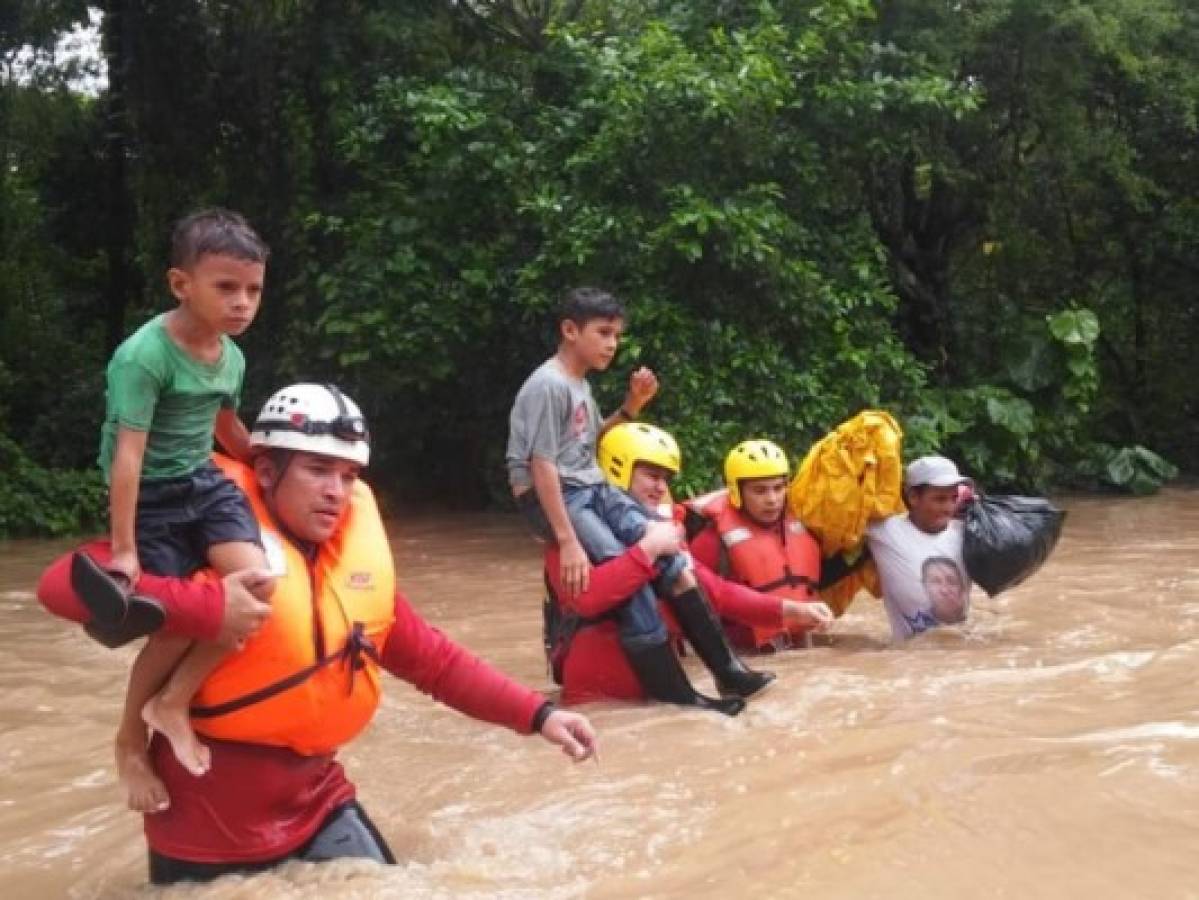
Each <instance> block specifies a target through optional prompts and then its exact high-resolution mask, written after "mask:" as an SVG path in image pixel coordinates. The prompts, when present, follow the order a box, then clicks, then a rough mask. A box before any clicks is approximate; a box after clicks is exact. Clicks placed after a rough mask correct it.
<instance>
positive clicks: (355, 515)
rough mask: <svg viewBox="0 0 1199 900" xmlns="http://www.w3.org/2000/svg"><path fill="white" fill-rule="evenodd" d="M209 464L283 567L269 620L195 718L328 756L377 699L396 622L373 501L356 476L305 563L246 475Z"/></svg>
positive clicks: (230, 734) (199, 724) (229, 733)
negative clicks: (242, 500)
mask: <svg viewBox="0 0 1199 900" xmlns="http://www.w3.org/2000/svg"><path fill="white" fill-rule="evenodd" d="M216 461H217V463H218V465H220V467H221V469H222V470H223V471H224V472H225V474H226V475H227V476H228V477H229V478H230V479H231V480H232V481H233V482H234V483H235V484H237V485H238V487H240V488H241V489H242V490H243V491H244V492H245V494H246V496H247V497H248V498H249V500H250V506H251V508H252V509H253V511H254V517H255V518H256V519H257V520H258V524H259V527H260V528H261V529H262V535H263V541H264V542H277V544H278V545H279V546H280V547H282V555H283V558H284V560H285V563H286V574H284V575H282V576H280V577H279V578H278V579H277V581H276V585H275V591H274V594H273V595H272V597H271V606H272V611H271V615H270V618H268V619H267V621H266V623H265V624H264V625H263V627H262V628H261V630H260V631H259V632H258V633H257V634H255V635H254V636H253V637H251V638H250V639H249V640H248V641H247V642H246V645H245V647H244V648H243V649H242V650H240V651H231V652H230V653H229V654H228V655H227V656H226V657H225V658H224V659H223V660H222V661H221V662H220V664H219V665H218V666H217V668H216V669H215V670H213V672H212V674H210V675H209V676H208V678H207V679H206V680H205V681H204V684H203V685H202V686H201V688H200V691H199V693H197V695H196V696H195V698H193V701H192V709H191V714H192V725H193V727H194V728H195V729H196V731H197V732H199V733H200V734H203V735H207V736H208V737H212V738H218V739H221V740H230V741H244V742H246V743H252V744H268V745H272V746H279V747H290V748H291V749H292V750H295V751H296V752H297V753H300V754H303V755H305V756H315V755H318V754H322V753H330V752H332V751H333V750H336V749H337V748H338V747H339V746H341V745H342V744H344V743H346V742H347V741H349V740H351V739H352V738H353V737H354V736H355V735H357V734H358V733H359V732H360V731H361V730H362V729H363V728H364V727H365V726H366V724H367V723H368V722H369V721H370V720H371V717H372V716H373V715H374V713H375V709H376V708H377V707H378V705H379V694H380V684H379V667H378V651H379V650H380V649H382V647H383V645H384V643H385V642H386V640H387V636H388V633H389V632H390V630H391V626H392V623H393V622H394V616H395V569H394V566H393V563H392V556H391V548H390V546H389V545H388V543H387V534H386V532H385V531H384V528H383V522H382V520H381V519H380V517H379V510H378V507H377V506H376V505H375V498H374V496H373V495H372V494H371V491H370V488H368V487H367V486H366V485H365V484H364V483H363V482H361V481H357V482H355V484H354V487H353V491H352V493H351V496H350V502H349V505H348V508H347V509H346V513H345V515H344V516H343V518H342V521H341V523H340V525H339V526H338V529H337V532H336V533H335V534H334V535H333V537H331V538H330V539H329V540H328V541H326V542H325V543H324V544H322V545H321V547H320V549H319V551H318V553H317V556H316V559H315V560H313V561H311V562H309V560H308V559H307V558H306V557H305V556H304V554H302V553H301V552H300V551H299V549H297V548H296V546H295V545H294V544H293V543H292V542H291V541H290V540H289V539H288V538H287V537H285V536H284V535H283V534H282V533H281V532H280V530H279V528H278V526H277V525H276V524H275V522H274V520H273V519H272V518H271V515H270V513H268V512H267V509H266V506H265V504H264V503H263V499H262V495H261V492H260V491H259V488H258V484H257V482H256V480H255V478H254V474H253V472H252V471H251V470H250V469H249V468H248V467H246V466H244V465H241V464H240V463H235V462H232V461H231V460H228V459H224V458H222V457H217V460H216Z"/></svg>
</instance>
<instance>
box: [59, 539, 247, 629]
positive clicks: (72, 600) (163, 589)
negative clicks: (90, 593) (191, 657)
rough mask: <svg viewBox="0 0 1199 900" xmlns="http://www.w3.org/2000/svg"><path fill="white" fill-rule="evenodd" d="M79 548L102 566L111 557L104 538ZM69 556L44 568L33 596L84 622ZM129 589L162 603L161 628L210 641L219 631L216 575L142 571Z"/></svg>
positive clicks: (221, 601)
mask: <svg viewBox="0 0 1199 900" xmlns="http://www.w3.org/2000/svg"><path fill="white" fill-rule="evenodd" d="M79 549H80V550H81V551H82V552H84V553H86V554H87V555H88V556H90V557H91V558H92V559H94V560H95V561H96V562H98V563H99V564H100V565H102V566H103V565H106V564H107V563H108V562H109V561H110V560H111V559H112V547H111V546H110V544H109V542H108V541H107V540H95V541H90V542H89V543H86V544H84V545H83V546H82V547H80V548H79ZM71 556H72V554H71V553H66V554H63V555H62V556H60V557H59V558H58V559H56V560H55V561H54V562H52V563H51V564H50V565H49V566H48V567H47V568H46V571H44V572H43V573H42V577H41V579H40V580H39V581H38V585H37V598H38V600H40V601H41V603H42V606H44V607H45V608H46V610H47V611H48V612H50V613H53V614H54V615H56V616H60V617H62V618H64V619H70V620H71V621H73V622H81V623H86V622H87V621H88V620H89V619H90V614H89V613H88V610H87V607H86V606H84V605H83V603H82V602H81V601H80V599H79V597H78V596H77V595H76V594H75V589H74V588H72V587H71ZM133 589H134V592H135V593H138V594H142V595H143V596H146V597H153V598H154V599H155V600H157V601H158V602H160V603H161V604H162V608H163V610H164V611H165V613H166V624H165V625H164V626H163V630H164V631H167V632H170V633H171V634H176V635H180V636H181V637H187V638H191V639H193V640H198V641H212V640H215V639H216V636H217V634H218V633H219V632H220V630H221V621H222V620H223V618H224V615H225V589H224V587H223V586H222V585H221V582H220V581H219V580H218V579H216V578H199V579H192V578H171V577H167V576H165V575H151V574H148V573H146V572H143V573H142V576H141V578H139V579H138V581H137V584H136V585H134V588H133Z"/></svg>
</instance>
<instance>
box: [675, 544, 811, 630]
mask: <svg viewBox="0 0 1199 900" xmlns="http://www.w3.org/2000/svg"><path fill="white" fill-rule="evenodd" d="M692 559H693V560H694V562H695V574H696V577H697V578H698V579H699V583H700V584H701V585H702V586H703V588H704V591H705V592H706V593H707V595H708V597H709V598H710V599H711V601H712V608H713V609H715V610H716V612H717V613H718V614H719V615H721V616H722V617H724V618H726V619H732V620H733V621H734V622H740V623H742V624H743V625H752V626H756V627H758V628H777V627H778V626H780V625H800V626H803V627H806V628H811V629H813V630H815V631H824V630H825V629H826V628H828V626H829V625H831V624H832V622H833V611H832V610H831V609H829V608H828V604H826V603H824V602H823V601H819V600H812V601H808V602H803V603H801V602H800V601H798V600H787V599H784V598H782V597H775V596H773V595H771V594H763V593H762V592H761V591H756V590H754V589H753V588H751V587H749V586H748V585H744V584H738V583H737V582H735V581H730V580H729V579H727V578H721V577H720V576H719V575H717V574H716V573H715V572H713V571H712V570H711V569H710V568H708V566H706V565H704V564H703V563H702V562H700V561H699V560H698V559H696V558H695V557H692Z"/></svg>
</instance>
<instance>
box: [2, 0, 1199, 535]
mask: <svg viewBox="0 0 1199 900" xmlns="http://www.w3.org/2000/svg"><path fill="white" fill-rule="evenodd" d="M102 9H103V12H104V16H103V19H102V24H101V29H102V36H103V42H102V47H103V52H104V54H105V58H106V61H107V70H108V80H107V87H106V89H105V90H103V91H102V92H101V94H100V96H98V97H96V98H94V99H92V98H90V97H88V96H86V95H83V94H80V93H79V92H78V91H75V90H71V89H70V85H71V84H72V81H71V76H72V75H73V74H74V71H73V69H74V67H75V66H76V65H77V64H72V63H64V62H63V61H62V60H57V61H56V60H55V59H54V57H53V54H52V52H51V51H52V48H53V47H54V46H55V43H56V41H57V40H58V38H59V37H60V36H61V35H63V34H64V33H66V32H68V31H69V30H70V29H71V28H72V27H74V26H75V25H76V24H78V23H80V22H82V21H84V20H85V19H86V17H87V14H88V9H87V6H86V4H84V3H72V2H65V0H59V2H29V0H22V2H15V3H10V4H5V6H4V10H3V12H2V13H0V64H2V66H3V71H2V72H0V159H2V160H3V161H4V167H3V169H0V350H2V355H0V435H3V436H4V437H3V445H2V446H0V452H2V453H4V454H7V457H6V458H10V459H12V460H17V461H19V464H20V466H21V467H22V471H23V472H25V473H26V475H24V476H22V479H21V483H25V484H35V483H36V484H39V485H42V486H43V488H44V487H45V486H46V485H50V484H57V485H73V486H74V488H73V489H72V490H74V493H72V494H70V496H69V497H68V496H67V495H66V494H59V495H56V496H55V497H53V498H49V499H47V497H48V495H47V494H46V493H45V490H43V491H42V493H41V494H39V495H38V497H40V498H41V499H37V500H36V502H34V501H30V499H29V498H30V495H29V494H28V492H26V493H24V494H19V495H18V493H17V492H18V490H19V484H18V483H17V482H16V481H15V480H9V481H3V479H0V495H3V496H0V502H3V498H4V497H8V498H10V502H9V504H8V506H9V508H11V509H18V508H19V509H24V510H29V509H32V508H38V507H41V506H50V507H55V508H58V509H60V510H65V511H66V513H65V514H64V515H63V516H62V517H59V518H57V519H55V520H54V522H53V524H47V523H46V522H42V523H40V524H39V523H36V522H32V521H30V516H29V515H28V514H27V513H26V514H21V515H17V516H10V517H9V519H7V520H5V521H2V522H0V532H3V531H9V532H11V531H14V530H19V529H20V528H21V527H23V526H22V525H21V521H25V522H26V526H28V527H35V528H39V529H42V530H46V529H49V528H54V529H62V528H70V527H73V525H72V523H75V525H77V524H78V523H79V522H80V521H82V519H83V518H86V514H85V512H83V511H84V510H85V509H86V508H87V507H88V504H93V505H94V501H95V500H96V497H97V496H98V494H96V493H95V490H94V488H95V481H94V477H93V478H92V480H90V481H89V480H88V477H84V478H83V480H72V478H69V477H66V476H61V477H51V478H39V476H37V475H36V474H30V473H37V472H40V471H41V470H40V469H39V466H58V467H67V468H72V469H83V468H86V467H88V466H89V464H90V460H91V456H92V455H93V453H94V447H95V429H96V427H97V424H98V422H97V420H98V416H99V410H100V408H101V401H100V397H101V391H102V370H103V364H104V358H105V356H106V354H107V352H108V350H109V349H110V348H111V346H112V344H113V343H114V342H115V341H116V340H118V339H119V338H120V337H121V336H123V335H124V334H126V333H128V332H129V331H130V330H131V329H132V328H133V327H135V326H136V325H137V324H139V323H140V322H141V321H144V320H145V318H146V317H147V316H149V315H150V314H152V313H153V312H155V311H157V310H160V309H162V308H164V307H165V305H166V303H167V297H166V295H165V291H164V289H163V287H162V267H163V260H164V258H165V253H166V241H167V235H168V229H169V225H170V222H171V221H172V220H173V219H174V218H176V217H178V216H179V215H181V214H183V213H185V212H187V211H188V210H190V209H192V208H194V207H196V206H199V205H202V204H212V203H219V204H223V205H228V206H232V207H235V208H238V209H241V210H242V211H244V212H245V213H246V214H247V215H248V216H249V217H250V218H251V220H252V221H253V222H254V223H255V224H256V225H257V226H258V227H259V229H260V230H261V231H262V233H263V234H264V236H265V237H266V238H267V240H268V241H269V242H270V243H271V245H272V248H273V251H274V252H273V255H272V259H271V263H270V266H269V270H268V291H267V300H266V302H265V304H264V307H263V310H262V312H261V314H260V317H259V321H258V322H257V323H256V324H255V326H254V327H253V328H252V329H251V331H250V333H249V335H248V336H247V339H246V350H247V357H248V359H249V362H250V373H249V391H248V396H247V407H248V409H247V410H246V411H247V413H248V414H252V412H253V409H254V408H255V405H256V403H257V402H258V400H259V399H260V398H261V397H263V396H264V395H265V394H266V393H267V392H268V391H269V390H270V389H271V388H272V387H273V386H274V385H275V384H276V383H277V382H278V381H279V380H281V379H293V378H298V377H310V378H337V379H338V380H340V381H342V382H344V383H346V384H347V386H348V388H349V389H350V390H351V391H352V392H353V393H355V394H356V395H357V396H359V397H360V398H361V399H362V400H363V401H364V405H365V406H366V408H367V411H368V413H369V414H370V415H371V417H372V420H373V423H374V425H375V433H376V446H377V455H376V459H377V460H378V465H377V468H376V479H377V480H379V479H381V480H382V481H383V482H385V483H388V484H389V485H390V486H391V487H393V488H397V489H400V490H403V491H406V492H408V493H410V494H412V493H418V494H419V493H428V494H430V495H434V494H435V495H436V496H438V497H441V498H443V499H446V498H449V499H451V500H454V501H458V502H464V503H471V504H477V503H480V502H484V501H485V500H486V498H487V497H488V496H494V495H496V494H498V493H499V492H500V491H499V483H498V482H499V479H500V478H501V477H502V467H501V465H500V459H499V457H500V454H501V453H502V447H503V441H504V433H505V429H506V420H505V414H506V410H507V407H508V404H509V402H510V398H511V395H512V393H513V391H514V390H515V389H516V387H517V385H518V384H519V381H520V379H521V378H522V377H523V375H524V374H525V373H526V372H527V371H528V370H529V369H530V368H531V367H532V366H533V365H534V364H536V362H537V361H538V360H539V358H541V356H542V355H543V354H545V353H547V352H548V350H549V348H550V346H551V335H550V334H549V332H548V328H547V322H546V319H547V315H548V311H549V308H550V307H551V305H552V303H553V300H554V298H555V297H556V296H557V294H558V293H559V292H560V291H561V290H562V289H563V288H565V287H567V286H569V285H572V284H577V283H581V282H593V283H598V284H602V285H606V286H609V287H611V288H612V289H614V290H616V291H617V292H618V293H619V294H620V295H621V296H623V297H624V298H625V300H626V301H627V302H628V305H629V307H630V313H631V322H630V325H631V329H630V332H629V336H628V341H627V347H626V352H625V353H624V354H623V356H622V359H621V362H620V366H621V367H622V370H623V371H627V369H628V367H630V366H632V365H634V364H637V363H640V362H645V363H649V364H651V365H653V366H655V367H656V368H657V369H658V370H659V371H660V373H661V375H662V378H663V384H664V389H663V392H662V396H661V397H660V399H659V401H658V402H657V403H656V404H655V407H654V414H655V416H657V417H658V418H659V419H660V420H661V421H662V422H663V423H664V424H666V425H668V426H669V427H671V428H673V429H674V430H675V431H676V432H678V434H679V435H680V437H681V439H682V443H683V446H684V449H685V451H686V452H687V455H688V467H687V471H688V474H689V483H688V484H689V486H690V487H699V486H701V485H704V484H706V483H707V482H708V480H709V479H710V477H711V473H712V472H714V471H715V464H716V462H717V460H718V459H719V457H720V455H721V453H722V452H723V450H724V449H725V448H727V446H728V445H729V444H731V443H732V442H733V441H735V440H737V439H739V438H740V437H743V436H745V435H746V434H749V433H757V434H765V435H770V436H772V437H774V438H776V439H779V440H781V441H784V442H785V443H786V444H787V445H788V446H789V447H790V448H791V449H792V450H793V451H794V452H795V453H796V454H799V453H802V451H803V449H804V448H805V447H806V446H807V444H808V443H809V442H810V441H811V440H812V439H813V438H815V437H817V436H818V435H820V434H821V433H823V432H824V431H825V430H826V429H828V428H830V427H832V426H833V425H835V424H836V423H837V421H839V420H840V419H841V418H843V417H845V416H847V415H848V414H850V413H852V412H854V411H856V410H857V409H859V408H862V407H864V406H869V405H879V404H881V405H886V406H888V407H890V408H892V409H893V410H895V411H896V412H898V413H899V414H900V415H901V416H902V418H903V419H904V421H905V423H906V426H907V429H908V446H909V449H910V450H911V451H913V452H916V451H919V450H924V449H929V448H932V447H941V448H943V449H946V450H947V451H949V452H951V453H953V454H954V455H956V456H958V457H960V458H961V459H962V460H963V461H964V462H966V463H967V464H968V465H969V466H970V467H971V468H972V469H973V470H974V471H975V472H976V473H977V474H978V475H979V476H980V477H982V478H983V479H984V480H985V481H988V482H990V483H991V484H993V485H1000V484H1004V485H1020V486H1024V487H1029V488H1033V487H1044V486H1046V485H1048V484H1050V483H1075V484H1084V485H1085V484H1091V485H1093V484H1097V483H1109V484H1119V485H1123V486H1126V487H1132V488H1134V489H1138V490H1148V489H1151V488H1152V487H1153V486H1154V485H1155V484H1156V483H1158V482H1159V481H1160V480H1161V479H1162V478H1163V477H1166V476H1168V475H1169V474H1170V468H1169V466H1168V464H1165V463H1164V462H1163V461H1162V460H1160V459H1159V458H1158V457H1157V456H1156V455H1155V454H1153V453H1151V452H1149V451H1148V450H1145V449H1144V447H1143V446H1141V445H1147V446H1151V447H1154V448H1156V449H1159V450H1162V451H1165V452H1166V454H1167V455H1168V456H1171V457H1172V458H1174V459H1175V460H1177V461H1178V462H1180V463H1182V464H1183V465H1184V466H1186V467H1187V468H1190V469H1192V470H1194V469H1199V456H1197V455H1196V454H1197V453H1199V451H1197V450H1196V448H1197V447H1199V441H1197V440H1196V438H1197V437H1199V433H1197V432H1196V429H1197V428H1199V426H1197V425H1196V423H1197V422H1199V415H1197V412H1199V411H1197V410H1196V409H1195V392H1194V389H1193V382H1194V377H1195V369H1194V366H1193V365H1189V364H1188V363H1189V359H1188V353H1189V350H1190V347H1191V346H1193V345H1194V343H1195V342H1196V339H1197V338H1199V312H1197V308H1199V304H1196V303H1195V301H1194V299H1193V292H1192V291H1191V289H1190V284H1191V281H1192V276H1193V273H1194V270H1195V269H1196V267H1197V265H1199V264H1197V263H1196V262H1195V261H1194V259H1192V258H1191V257H1192V256H1193V254H1192V253H1190V249H1191V248H1192V247H1193V246H1194V245H1195V239H1196V237H1197V236H1199V203H1197V202H1196V201H1197V196H1196V195H1197V192H1199V184H1197V182H1196V179H1195V177H1194V174H1193V173H1194V172H1195V171H1196V160H1195V146H1196V142H1195V137H1196V127H1197V126H1196V122H1197V118H1199V116H1197V110H1196V104H1197V103H1199V67H1197V61H1196V58H1195V56H1194V53H1193V47H1194V46H1195V45H1196V39H1197V38H1199V13H1196V12H1195V11H1194V10H1193V9H1191V8H1190V5H1189V4H1188V3H1186V2H1184V0H1148V2H1147V0H1095V2H1090V3H1078V2H1076V0H1047V2H1041V3H1032V2H1028V0H971V2H968V3H960V2H957V3H948V2H945V0H911V2H908V0H905V2H903V3H898V2H889V0H878V2H870V0H827V2H817V0H776V2H761V3H755V4H745V3H731V2H727V0H694V2H690V3H686V4H681V3H677V2H673V0H653V2H648V3H645V2H638V3H632V2H624V0H615V2H604V3H600V2H590V0H537V2H525V0H513V2H507V0H503V2H501V0H496V2H490V0H488V2H482V0H479V2H475V0H471V2H460V0H401V2H392V3H387V4H381V3H371V2H367V0H351V2H338V3H334V2H331V0H288V2H271V3H237V2H227V0H222V2H214V0H185V2H179V3H171V4H165V3H155V2H149V0H108V2H106V3H104V4H102ZM18 59H20V60H22V61H23V62H22V63H21V66H20V68H19V70H18V66H17V60H18ZM620 378H621V376H620V373H614V374H612V375H609V376H606V377H604V378H602V379H600V381H599V386H600V389H601V394H602V395H603V397H604V399H605V400H607V401H611V400H613V399H614V398H615V396H616V393H617V391H618V390H619V382H620ZM34 460H36V461H37V462H36V463H35V462H34ZM16 465H17V463H16V462H14V464H13V466H12V467H11V468H13V469H14V470H15V468H16ZM89 477H90V476H89ZM6 492H7V493H6ZM18 496H19V498H20V500H21V502H20V503H17V502H16V501H15V500H13V499H12V498H15V497H18ZM72 498H73V499H72ZM22 504H23V505H22ZM22 517H23V518H22ZM81 517H82V518H81Z"/></svg>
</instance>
